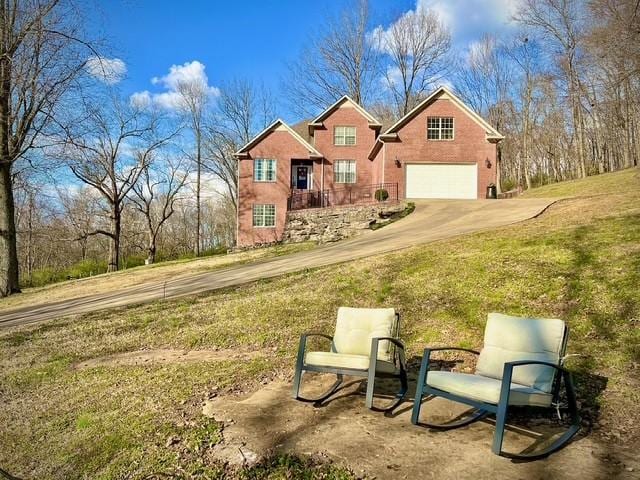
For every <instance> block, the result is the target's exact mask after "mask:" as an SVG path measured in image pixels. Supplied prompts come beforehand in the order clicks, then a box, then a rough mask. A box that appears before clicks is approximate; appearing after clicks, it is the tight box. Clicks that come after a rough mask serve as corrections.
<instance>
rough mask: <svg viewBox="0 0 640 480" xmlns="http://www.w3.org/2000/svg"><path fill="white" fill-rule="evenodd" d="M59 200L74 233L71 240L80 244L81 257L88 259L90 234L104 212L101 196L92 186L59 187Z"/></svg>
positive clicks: (69, 227)
mask: <svg viewBox="0 0 640 480" xmlns="http://www.w3.org/2000/svg"><path fill="white" fill-rule="evenodd" d="M57 193H58V200H59V203H60V207H61V209H62V215H63V216H64V219H65V220H66V222H65V223H66V225H67V228H68V230H71V232H72V233H73V238H72V239H71V240H73V241H76V242H78V245H79V246H80V259H81V260H83V261H84V260H86V259H87V255H88V250H89V236H90V235H89V234H90V233H91V232H93V231H95V230H96V229H97V228H98V224H99V223H101V218H100V217H101V216H102V214H103V212H102V211H101V209H100V197H99V194H98V193H97V192H95V190H93V189H91V188H90V187H85V188H82V189H80V190H78V191H69V190H68V189H66V188H61V187H58V189H57Z"/></svg>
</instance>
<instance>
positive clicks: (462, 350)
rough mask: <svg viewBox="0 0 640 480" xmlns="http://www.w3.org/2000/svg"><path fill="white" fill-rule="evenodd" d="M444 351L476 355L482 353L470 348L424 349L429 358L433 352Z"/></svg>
mask: <svg viewBox="0 0 640 480" xmlns="http://www.w3.org/2000/svg"><path fill="white" fill-rule="evenodd" d="M444 350H455V351H458V352H469V353H473V354H475V355H480V352H478V351H477V350H471V349H470V348H462V347H434V348H431V347H427V348H425V349H424V356H425V357H427V358H429V357H430V356H431V352H442V351H444Z"/></svg>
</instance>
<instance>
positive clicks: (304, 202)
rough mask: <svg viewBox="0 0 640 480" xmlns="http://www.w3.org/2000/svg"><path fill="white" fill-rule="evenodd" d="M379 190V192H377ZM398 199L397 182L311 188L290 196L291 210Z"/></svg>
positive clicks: (289, 205) (289, 204) (289, 206)
mask: <svg viewBox="0 0 640 480" xmlns="http://www.w3.org/2000/svg"><path fill="white" fill-rule="evenodd" d="M376 192H378V193H376ZM396 200H398V184H397V183H377V184H373V185H364V186H353V187H341V188H335V189H333V190H309V191H306V192H296V193H293V194H291V196H290V197H289V202H288V208H289V210H303V209H305V208H325V207H335V206H340V205H360V204H367V203H380V202H385V201H386V202H390V201H396Z"/></svg>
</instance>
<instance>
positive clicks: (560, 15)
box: [515, 0, 588, 177]
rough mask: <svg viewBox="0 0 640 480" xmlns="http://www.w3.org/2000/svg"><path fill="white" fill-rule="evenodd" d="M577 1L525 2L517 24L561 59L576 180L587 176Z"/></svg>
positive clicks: (580, 14)
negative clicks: (571, 122) (572, 138)
mask: <svg viewBox="0 0 640 480" xmlns="http://www.w3.org/2000/svg"><path fill="white" fill-rule="evenodd" d="M582 6H583V4H582V2H580V1H579V0H524V1H523V2H522V3H521V5H520V8H519V10H518V13H517V15H516V17H515V18H516V20H517V21H518V22H520V23H521V24H522V25H526V26H528V27H531V28H532V29H534V30H535V31H537V32H539V33H540V34H541V35H542V36H543V38H544V40H545V43H546V45H547V46H548V48H550V49H552V52H551V53H553V54H554V55H557V56H560V59H559V67H560V70H561V71H562V72H563V74H564V77H565V81H566V86H567V97H568V101H569V107H570V109H571V116H572V118H573V130H574V135H575V145H576V155H577V160H578V172H579V176H581V177H586V176H587V173H588V171H587V159H586V153H585V139H584V111H583V106H582V104H581V89H582V86H581V83H580V75H579V71H578V64H579V62H580V57H581V55H582V54H583V42H584V35H583V29H584V27H585V25H584V21H583V14H584V11H583V9H582Z"/></svg>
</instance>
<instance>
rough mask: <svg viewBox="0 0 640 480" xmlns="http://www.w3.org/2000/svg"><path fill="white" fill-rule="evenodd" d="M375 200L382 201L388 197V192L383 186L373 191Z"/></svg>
mask: <svg viewBox="0 0 640 480" xmlns="http://www.w3.org/2000/svg"><path fill="white" fill-rule="evenodd" d="M375 197H376V200H377V201H379V202H384V201H385V200H386V199H387V198H389V192H387V191H386V190H385V189H384V188H379V189H378V190H376V193H375Z"/></svg>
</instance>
